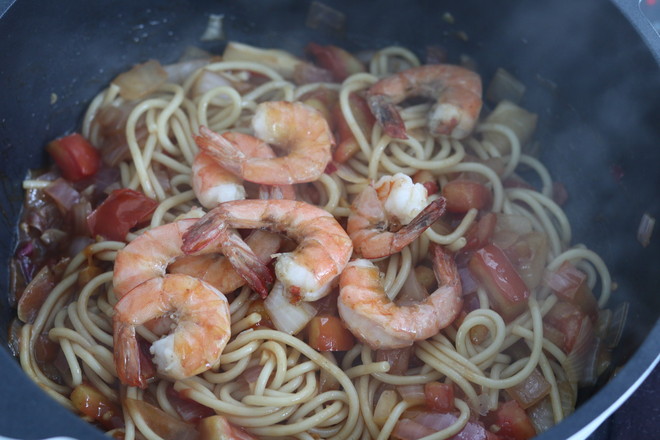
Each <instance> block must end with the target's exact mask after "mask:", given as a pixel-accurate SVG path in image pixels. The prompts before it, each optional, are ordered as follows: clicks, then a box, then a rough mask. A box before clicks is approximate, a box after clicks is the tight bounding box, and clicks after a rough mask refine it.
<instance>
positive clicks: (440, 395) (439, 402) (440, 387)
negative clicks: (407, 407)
mask: <svg viewBox="0 0 660 440" xmlns="http://www.w3.org/2000/svg"><path fill="white" fill-rule="evenodd" d="M424 396H425V397H426V406H428V407H429V409H431V410H433V411H437V412H450V411H453V410H454V387H453V386H452V385H448V384H446V383H441V382H427V383H426V384H424Z"/></svg>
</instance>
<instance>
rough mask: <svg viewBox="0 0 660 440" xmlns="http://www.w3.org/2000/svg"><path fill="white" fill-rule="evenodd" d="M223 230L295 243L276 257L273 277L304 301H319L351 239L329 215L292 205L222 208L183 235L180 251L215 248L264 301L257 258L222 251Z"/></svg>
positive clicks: (291, 202)
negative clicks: (261, 232) (262, 233)
mask: <svg viewBox="0 0 660 440" xmlns="http://www.w3.org/2000/svg"><path fill="white" fill-rule="evenodd" d="M228 228H251V229H255V228H264V229H268V230H270V231H272V232H278V233H283V234H286V235H287V236H288V237H290V238H291V239H293V240H294V241H296V242H297V243H298V247H297V248H296V249H295V250H294V251H293V252H290V253H282V254H279V255H277V256H276V258H277V262H276V264H275V274H276V276H277V278H278V279H279V280H280V281H281V282H282V283H283V284H284V285H285V287H286V288H287V290H288V292H289V293H290V294H291V295H292V296H293V297H294V298H300V299H302V300H306V301H313V300H316V299H319V298H321V297H323V296H325V295H326V294H327V293H328V292H329V290H330V287H331V284H332V282H333V281H334V280H335V279H336V278H337V276H338V275H339V274H340V273H341V271H342V270H343V269H344V267H345V266H346V263H348V260H349V258H350V257H351V253H352V251H353V245H352V243H351V239H350V238H349V237H348V235H347V234H346V231H344V229H343V228H342V227H341V225H339V223H338V222H337V220H336V219H335V218H334V217H333V216H332V214H330V213H329V212H327V211H325V210H323V209H321V208H318V207H316V206H313V205H310V204H308V203H305V202H298V201H294V200H236V201H233V202H226V203H223V204H221V205H219V206H218V207H217V208H214V209H213V210H211V211H210V212H209V213H208V214H206V215H205V216H204V217H202V219H200V220H199V222H198V223H196V224H195V225H194V226H193V227H191V228H190V229H189V230H188V232H186V234H185V235H184V237H183V243H184V245H183V250H184V252H186V253H193V252H200V251H202V250H203V249H204V248H205V247H206V246H217V245H218V243H221V246H222V249H223V251H224V253H225V255H227V257H228V258H230V260H232V263H233V265H234V268H235V269H236V270H237V271H238V272H239V273H241V274H242V275H243V276H244V277H245V278H246V279H247V280H248V283H250V285H251V286H252V287H253V288H254V289H255V290H257V291H258V292H259V293H260V294H261V295H262V296H266V295H267V288H268V286H267V284H268V283H264V280H263V279H262V274H264V273H267V268H266V267H265V265H263V263H261V264H260V263H258V258H254V257H253V256H250V255H249V252H251V251H250V250H249V249H248V251H247V252H246V250H245V249H232V248H231V246H230V245H229V246H228V245H225V243H224V241H225V239H226V237H225V232H226V231H227V230H228ZM227 247H230V249H226V248H227ZM255 262H257V264H256V265H255Z"/></svg>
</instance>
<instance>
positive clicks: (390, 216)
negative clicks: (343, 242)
mask: <svg viewBox="0 0 660 440" xmlns="http://www.w3.org/2000/svg"><path fill="white" fill-rule="evenodd" d="M444 212H445V199H444V198H439V199H436V200H435V201H433V202H431V203H428V200H427V191H426V188H424V186H423V185H422V184H419V183H413V182H412V179H411V178H410V177H408V176H406V175H405V174H401V173H397V174H395V175H394V176H384V177H382V178H381V179H380V180H379V181H378V182H376V183H375V184H373V185H369V186H368V187H366V188H365V189H364V190H363V191H362V192H361V193H360V194H358V196H357V197H356V198H355V200H353V203H352V205H351V214H350V215H349V217H348V223H347V225H346V230H347V231H348V235H349V236H350V237H351V240H353V246H355V251H356V253H357V254H359V255H360V256H362V257H363V258H370V259H372V258H380V257H386V256H388V255H392V254H394V253H396V252H399V251H401V249H403V248H404V247H406V246H407V245H409V244H410V243H412V242H413V241H414V240H415V239H416V238H417V237H419V235H420V234H421V233H422V232H424V231H425V230H426V228H428V227H429V226H431V225H432V224H433V223H434V222H435V221H436V220H438V219H439V218H440V217H441V216H442V214H444ZM401 225H405V226H403V227H401V228H400V229H398V230H396V232H392V231H390V229H392V230H395V229H396V228H398V227H399V226H401Z"/></svg>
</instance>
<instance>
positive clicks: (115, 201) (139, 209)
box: [87, 188, 158, 241]
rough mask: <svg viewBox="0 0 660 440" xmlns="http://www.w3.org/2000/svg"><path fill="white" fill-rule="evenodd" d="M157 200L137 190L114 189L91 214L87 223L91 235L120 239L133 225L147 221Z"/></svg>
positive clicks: (122, 238) (156, 204)
mask: <svg viewBox="0 0 660 440" xmlns="http://www.w3.org/2000/svg"><path fill="white" fill-rule="evenodd" d="M157 206H158V202H156V201H155V200H153V199H150V198H149V197H147V196H145V195H144V194H142V193H141V192H139V191H135V190H132V189H127V188H122V189H117V190H114V191H113V192H112V193H111V194H110V195H109V196H108V198H107V199H105V200H104V201H103V203H101V204H100V205H99V206H98V207H97V208H96V209H95V210H94V211H92V213H91V214H89V215H88V216H87V224H88V226H89V229H90V231H92V234H93V235H100V236H102V237H105V238H107V239H109V240H117V241H122V240H124V239H125V238H126V234H128V231H130V230H131V229H132V228H134V227H135V226H137V225H139V224H142V223H144V222H146V221H148V220H149V219H150V218H151V214H153V212H154V211H155V210H156V207H157Z"/></svg>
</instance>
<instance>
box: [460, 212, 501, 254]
mask: <svg viewBox="0 0 660 440" xmlns="http://www.w3.org/2000/svg"><path fill="white" fill-rule="evenodd" d="M496 224H497V215H496V214H495V213H494V212H489V213H487V214H486V215H484V216H483V217H481V218H480V219H479V220H478V221H477V222H475V223H473V224H472V226H470V228H469V229H468V230H467V232H466V233H465V239H466V240H467V243H466V245H465V246H464V247H463V249H461V250H463V251H469V250H475V249H479V248H482V247H484V246H486V245H487V244H488V243H490V241H491V240H492V239H493V234H494V233H495V225H496Z"/></svg>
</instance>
